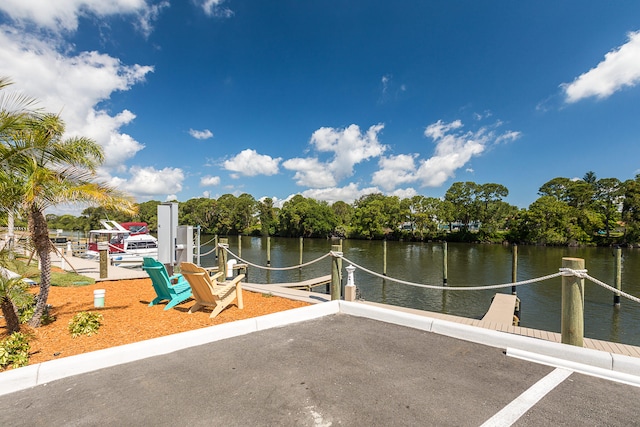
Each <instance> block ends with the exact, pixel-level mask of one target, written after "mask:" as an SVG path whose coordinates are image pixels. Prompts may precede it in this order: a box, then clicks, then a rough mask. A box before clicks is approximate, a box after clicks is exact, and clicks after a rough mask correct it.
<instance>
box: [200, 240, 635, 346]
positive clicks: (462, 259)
mask: <svg viewBox="0 0 640 427" xmlns="http://www.w3.org/2000/svg"><path fill="white" fill-rule="evenodd" d="M207 240H209V238H207V237H206V236H204V237H203V238H202V241H205V242H206V241H207ZM241 243H242V257H243V258H244V259H246V260H248V261H250V262H252V263H255V264H258V265H263V266H266V264H267V253H266V247H267V245H266V239H265V238H259V237H253V238H249V237H246V236H245V237H243V238H242V240H241ZM335 243H336V242H332V241H331V240H324V239H305V240H304V252H303V262H309V261H311V260H314V259H317V258H319V257H321V256H322V255H325V254H327V253H328V252H329V251H330V250H331V245H332V244H335ZM342 245H343V246H342V249H343V253H344V256H345V258H347V259H349V260H351V261H353V262H355V263H357V264H359V265H361V266H362V267H364V268H367V269H370V270H372V271H375V272H378V273H382V271H383V243H382V242H380V241H353V240H345V241H343V242H342ZM211 248H212V246H211V245H209V246H205V247H203V248H202V251H203V252H206V251H208V250H210V249H211ZM229 248H230V250H231V251H233V252H235V253H237V252H238V245H237V238H236V237H231V238H230V239H229ZM447 252H448V284H449V286H451V287H458V286H478V285H491V284H501V283H509V282H511V259H512V251H511V247H510V246H503V245H469V244H456V243H449V244H448V248H447ZM622 253H623V256H622V290H623V291H625V292H628V293H630V294H632V295H636V296H638V295H640V282H639V280H638V279H639V278H640V250H635V249H624V250H623V251H622ZM299 256H300V246H299V240H298V239H286V238H271V265H272V266H273V267H287V266H294V265H297V264H298V263H299ZM563 257H577V258H584V259H585V263H586V268H587V269H588V271H589V275H591V276H592V277H595V278H597V279H599V280H601V281H603V282H605V283H607V284H610V285H613V284H614V279H615V257H614V252H613V250H612V249H611V248H555V247H537V246H519V247H518V271H517V278H518V280H525V279H531V278H536V277H541V276H545V275H548V274H552V273H556V272H557V271H558V269H559V268H560V267H561V265H562V258H563ZM442 258H443V250H442V245H441V244H440V243H419V242H387V276H388V277H390V278H397V279H401V280H405V281H409V282H415V283H420V284H430V285H441V284H442V281H443V273H442V270H443V267H442V265H443V259H442ZM202 264H203V265H205V266H211V265H215V264H216V260H215V257H214V256H213V254H212V255H210V256H208V257H204V258H203V260H202ZM347 265H348V263H344V265H343V267H346V266H347ZM330 272H331V259H330V258H326V259H323V260H321V261H320V262H317V263H315V264H312V265H311V266H308V267H305V268H303V269H298V268H296V269H293V270H287V271H265V270H259V269H257V268H250V269H249V281H251V282H254V283H281V282H295V281H301V280H306V279H310V278H313V277H318V276H323V275H326V274H329V273H330ZM343 275H344V277H345V278H344V281H346V273H344V272H343ZM355 280H356V285H357V286H358V288H359V290H360V293H361V295H362V297H363V298H364V299H366V300H369V301H374V302H382V303H386V304H393V305H398V306H404V307H410V308H417V309H421V310H428V311H436V312H442V313H447V314H453V315H458V316H465V317H472V318H480V317H482V315H483V314H484V313H485V312H486V310H487V309H488V307H489V305H490V301H491V297H492V296H493V294H494V293H495V292H505V293H510V292H511V288H510V287H508V288H505V289H502V290H499V291H495V290H493V291H491V290H488V291H452V290H448V291H446V290H445V291H443V290H433V289H424V288H419V287H414V286H408V285H404V284H398V283H395V282H392V281H390V280H388V279H386V280H385V279H381V278H379V277H375V276H371V275H369V274H367V273H365V272H363V271H358V270H356V272H355ZM560 285H561V279H560V278H555V279H551V280H546V281H544V282H539V283H535V284H530V285H524V286H519V287H518V288H517V292H518V297H519V298H520V299H521V300H522V312H521V324H522V326H526V327H530V328H535V329H544V330H549V331H554V332H559V331H560V308H561V286H560ZM585 335H586V336H587V337H590V338H596V339H604V340H610V341H615V342H623V343H628V344H633V345H640V305H639V304H637V303H635V302H633V301H629V300H627V299H625V298H622V305H621V307H620V308H614V307H613V295H612V294H611V292H609V291H607V290H605V289H603V288H602V287H600V286H598V285H596V284H594V283H591V282H589V281H587V282H586V285H585Z"/></svg>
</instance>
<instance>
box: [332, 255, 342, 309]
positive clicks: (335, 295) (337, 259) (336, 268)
mask: <svg viewBox="0 0 640 427" xmlns="http://www.w3.org/2000/svg"><path fill="white" fill-rule="evenodd" d="M341 256H342V245H331V300H336V299H338V300H339V299H340V293H341V292H340V291H341V289H340V288H341V283H342V281H341V277H340V274H341V272H342V258H341Z"/></svg>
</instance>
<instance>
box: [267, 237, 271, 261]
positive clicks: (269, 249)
mask: <svg viewBox="0 0 640 427" xmlns="http://www.w3.org/2000/svg"><path fill="white" fill-rule="evenodd" d="M267 267H271V236H267Z"/></svg>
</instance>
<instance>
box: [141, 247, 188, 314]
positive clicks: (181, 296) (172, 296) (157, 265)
mask: <svg viewBox="0 0 640 427" xmlns="http://www.w3.org/2000/svg"><path fill="white" fill-rule="evenodd" d="M142 269H143V270H144V271H146V272H147V274H148V275H149V277H150V278H151V282H152V283H153V289H154V290H155V291H156V295H158V297H157V298H156V299H154V300H153V301H151V302H150V303H149V306H150V307H151V306H152V305H156V304H158V303H159V302H160V301H164V300H169V303H168V304H167V306H166V307H165V308H164V309H165V310H169V309H170V308H172V307H175V306H176V305H178V304H180V303H181V302H183V301H185V300H187V299H189V298H191V286H189V282H187V281H186V280H185V278H184V277H182V274H174V275H173V276H171V277H169V275H168V274H167V269H166V268H164V265H163V264H162V263H161V262H159V261H156V260H155V259H153V258H143V260H142Z"/></svg>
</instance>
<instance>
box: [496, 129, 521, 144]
mask: <svg viewBox="0 0 640 427" xmlns="http://www.w3.org/2000/svg"><path fill="white" fill-rule="evenodd" d="M521 136H522V132H517V131H512V130H511V131H507V132H505V133H503V134H502V135H500V136H498V137H497V138H496V144H500V143H502V142H511V141H515V140H516V139H519V138H520V137H521Z"/></svg>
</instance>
